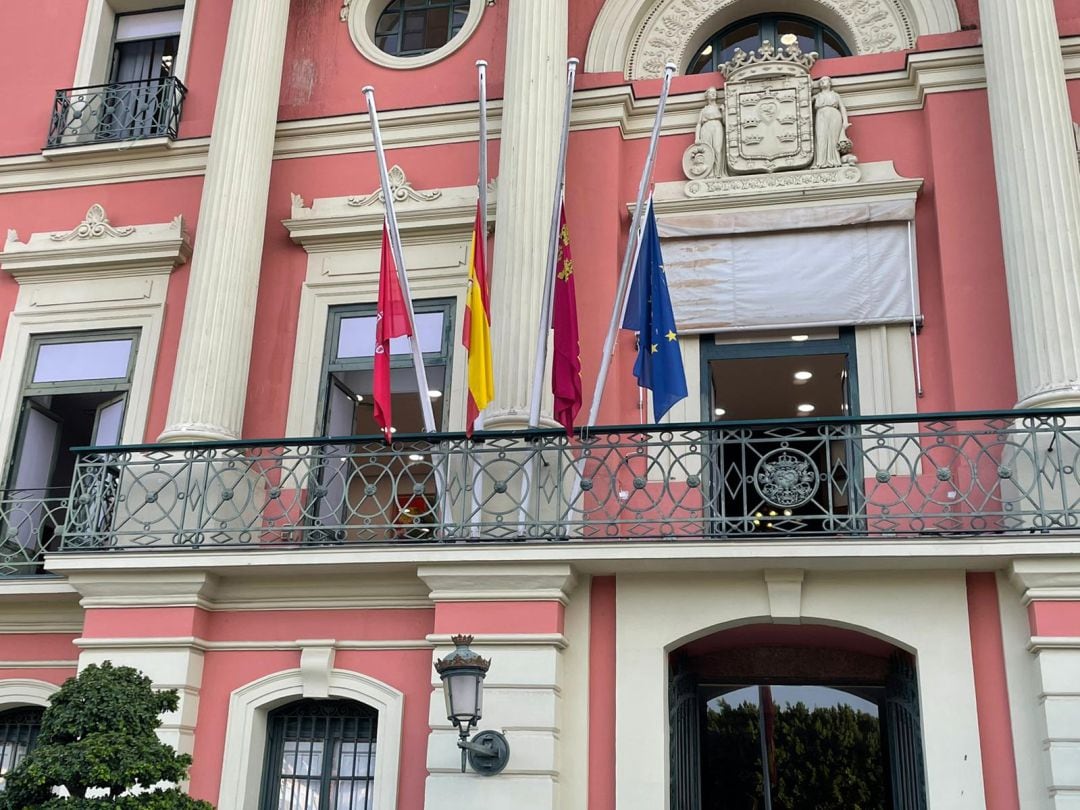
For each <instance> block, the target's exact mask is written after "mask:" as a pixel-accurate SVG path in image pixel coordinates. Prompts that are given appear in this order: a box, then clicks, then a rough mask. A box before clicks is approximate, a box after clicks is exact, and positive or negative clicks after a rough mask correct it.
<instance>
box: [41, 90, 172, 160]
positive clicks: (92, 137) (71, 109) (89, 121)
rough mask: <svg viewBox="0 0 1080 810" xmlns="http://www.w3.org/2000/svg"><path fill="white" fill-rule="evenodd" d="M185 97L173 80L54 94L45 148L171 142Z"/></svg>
mask: <svg viewBox="0 0 1080 810" xmlns="http://www.w3.org/2000/svg"><path fill="white" fill-rule="evenodd" d="M186 95H187V88H186V87H184V84H183V82H181V81H180V80H179V79H177V78H176V77H175V76H166V77H164V78H159V79H147V80H144V81H137V82H114V83H113V84H102V85H97V86H94V87H73V88H68V89H66V90H57V91H56V101H55V103H54V104H53V113H52V122H51V123H50V125H49V140H48V143H47V144H46V148H48V149H56V148H58V147H63V146H78V145H82V144H88V143H116V142H119V141H141V140H147V139H148V138H169V139H170V140H171V139H175V138H176V137H177V130H178V128H179V126H180V112H181V109H182V108H183V105H184V97H185V96H186Z"/></svg>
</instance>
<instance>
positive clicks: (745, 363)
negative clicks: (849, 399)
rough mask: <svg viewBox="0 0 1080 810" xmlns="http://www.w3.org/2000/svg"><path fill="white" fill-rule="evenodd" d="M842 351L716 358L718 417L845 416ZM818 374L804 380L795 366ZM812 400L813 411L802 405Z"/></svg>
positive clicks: (714, 377) (714, 383) (711, 365)
mask: <svg viewBox="0 0 1080 810" xmlns="http://www.w3.org/2000/svg"><path fill="white" fill-rule="evenodd" d="M846 365H847V364H846V357H845V356H844V355H842V354H819V355H808V356H801V357H799V356H782V357H755V358H744V359H732V360H712V361H710V362H709V371H710V374H711V376H712V386H713V406H714V407H720V408H723V409H724V410H725V411H726V413H725V414H724V416H723V417H716V416H713V417H712V418H714V419H721V418H722V419H725V420H728V419H791V418H793V417H799V416H845V415H846V414H845V412H844V404H845V403H844V400H845V395H844V387H845V380H844V371H845V368H846ZM797 371H809V372H811V373H812V374H813V375H814V376H813V377H812V378H811V379H809V380H808V381H806V382H804V383H799V382H797V381H796V380H795V372H797ZM802 403H808V404H811V405H813V406H814V411H813V412H812V413H810V414H803V413H800V412H799V410H798V406H799V405H800V404H802ZM710 416H711V414H710Z"/></svg>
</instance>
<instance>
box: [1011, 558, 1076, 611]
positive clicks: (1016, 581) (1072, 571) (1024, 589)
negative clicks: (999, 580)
mask: <svg viewBox="0 0 1080 810" xmlns="http://www.w3.org/2000/svg"><path fill="white" fill-rule="evenodd" d="M1009 579H1010V580H1011V581H1012V583H1013V585H1014V586H1015V587H1016V588H1017V589H1018V590H1019V591H1020V593H1021V601H1022V602H1023V603H1024V604H1025V605H1029V604H1031V603H1032V602H1036V601H1049V602H1059V601H1069V602H1072V601H1080V558H1077V557H1075V556H1071V557H1048V558H1039V559H1032V558H1026V559H1018V560H1014V561H1013V562H1012V564H1011V565H1010V566H1009Z"/></svg>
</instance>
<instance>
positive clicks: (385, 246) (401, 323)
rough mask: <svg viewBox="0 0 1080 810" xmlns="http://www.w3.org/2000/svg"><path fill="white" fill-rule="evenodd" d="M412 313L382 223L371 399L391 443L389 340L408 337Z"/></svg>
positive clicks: (378, 419)
mask: <svg viewBox="0 0 1080 810" xmlns="http://www.w3.org/2000/svg"><path fill="white" fill-rule="evenodd" d="M411 335H412V329H411V328H410V326H409V313H408V310H407V309H406V307H405V296H403V295H402V294H401V284H400V282H399V281H398V276H397V266H396V265H395V264H394V254H393V253H392V252H391V250H390V232H389V230H388V229H387V225H386V221H385V220H384V221H383V232H382V257H381V259H380V260H379V305H378V311H377V312H376V313H375V374H374V381H373V385H372V398H373V399H374V400H375V421H376V423H378V425H379V427H381V428H382V431H383V435H384V436H385V437H386V440H387V441H390V426H391V424H393V422H392V416H391V413H390V394H391V390H390V339H391V338H396V337H409V336H411Z"/></svg>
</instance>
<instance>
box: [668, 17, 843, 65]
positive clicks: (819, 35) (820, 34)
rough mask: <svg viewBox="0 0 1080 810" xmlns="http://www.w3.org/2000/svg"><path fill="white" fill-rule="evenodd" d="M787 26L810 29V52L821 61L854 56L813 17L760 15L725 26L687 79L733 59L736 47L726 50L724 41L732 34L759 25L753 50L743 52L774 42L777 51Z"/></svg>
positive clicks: (696, 59) (692, 61)
mask: <svg viewBox="0 0 1080 810" xmlns="http://www.w3.org/2000/svg"><path fill="white" fill-rule="evenodd" d="M784 23H793V24H795V25H803V26H808V27H809V28H811V29H812V30H813V38H814V46H813V48H812V49H811V50H813V51H816V52H817V53H818V55H819V56H820V57H821V58H822V59H831V58H834V57H838V56H851V48H849V47H848V45H847V43H846V42H844V40H843V38H842V37H841V36H840V35H839V34H837V33H836V32H835V31H834V30H833V29H831V28H829V27H828V26H827V25H823V24H822V23H820V22H818V21H817V20H815V19H813V18H811V17H804V16H802V15H800V14H775V13H773V14H758V15H756V16H754V17H744V18H742V19H741V20H738V21H736V22H733V23H732V24H731V25H728V26H725V27H724V28H721V29H720V30H719V31H717V32H716V33H715V34H713V35H712V36H711V37H709V38H708V39H707V40H706V41H705V42H704V43H702V45H701V47H700V48H698V50H697V53H695V54H694V56H693V58H691V59H690V63H689V64H688V65H687V67H686V73H687V75H692V74H696V73H712V72H713V71H715V70H716V69H717V66H719V65H722V64H723V63H724V62H726V61H727V60H728V59H730V58H731V57H732V55H733V53H734V47H733V44H729V45H728V46H727V47H726V48H725V46H724V40H725V39H727V37H729V36H730V35H731V34H733V33H735V32H737V31H739V29H741V28H745V27H747V26H751V25H757V27H758V33H757V42H756V44H754V45H753V46H752V47H749V48H743V50H744V51H751V50H757V49H758V48H759V47H760V46H761V43H763V42H766V41H768V42H771V43H772V44H773V46H775V47H776V48H779V47H780V37H781V36H782V35H783V33H784V32H783V31H782V30H780V29H781V28H782V27H783V25H784Z"/></svg>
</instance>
